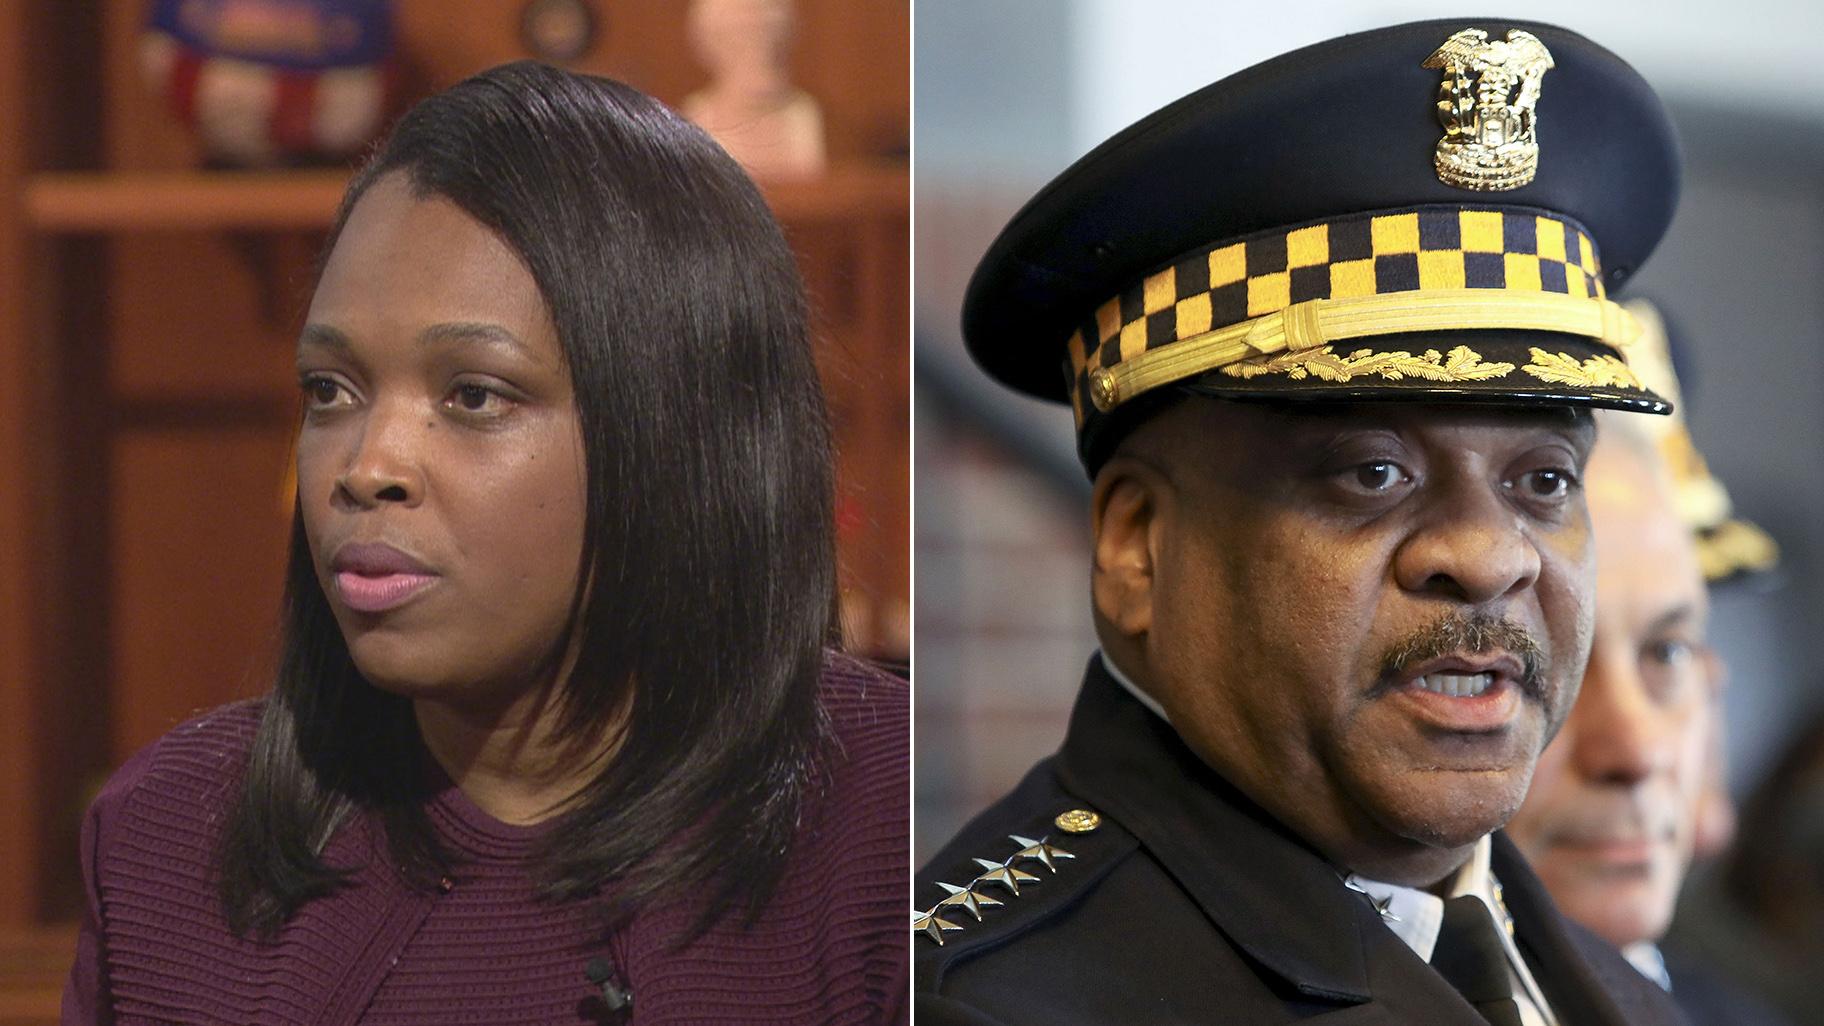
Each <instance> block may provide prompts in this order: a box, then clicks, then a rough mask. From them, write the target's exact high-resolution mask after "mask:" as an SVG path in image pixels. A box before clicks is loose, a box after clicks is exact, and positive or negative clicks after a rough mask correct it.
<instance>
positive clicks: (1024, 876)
mask: <svg viewBox="0 0 1824 1026" xmlns="http://www.w3.org/2000/svg"><path fill="white" fill-rule="evenodd" d="M1011 861H1013V860H1012V859H1009V860H1008V862H1011ZM975 864H976V865H978V866H981V867H982V870H983V872H982V874H981V875H980V876H978V877H976V878H975V882H976V883H977V884H1000V885H1001V886H1002V887H1005V888H1007V890H1008V891H1010V892H1012V894H1013V896H1014V897H1016V898H1017V897H1019V894H1020V885H1021V884H1023V883H1038V882H1039V878H1038V877H1037V876H1035V875H1033V874H1031V873H1028V872H1026V871H1025V870H1024V869H1015V868H1014V867H1013V866H1010V865H1008V864H1007V863H1006V862H993V861H990V860H989V859H976V860H975Z"/></svg>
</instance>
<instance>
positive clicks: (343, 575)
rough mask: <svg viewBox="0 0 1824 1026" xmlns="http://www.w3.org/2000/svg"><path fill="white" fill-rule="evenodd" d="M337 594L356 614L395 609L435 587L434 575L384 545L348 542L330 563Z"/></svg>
mask: <svg viewBox="0 0 1824 1026" xmlns="http://www.w3.org/2000/svg"><path fill="white" fill-rule="evenodd" d="M331 567H332V568H333V569H334V571H335V580H336V593H337V594H338V595H340V596H341V598H342V604H343V605H346V606H347V607H348V608H350V609H352V610H354V611H356V612H358V613H383V612H386V611H387V610H389V609H395V608H397V607H399V606H401V605H404V604H405V603H406V602H409V601H411V600H412V599H413V598H414V597H416V596H417V595H418V594H420V593H421V592H423V591H424V589H426V588H428V587H430V586H431V585H432V584H434V583H436V581H437V575H436V574H435V573H432V572H431V570H430V568H428V567H426V566H425V565H424V564H423V563H420V562H419V561H418V560H417V558H415V557H413V556H411V555H409V554H408V553H406V552H403V551H401V550H399V549H396V548H394V547H392V546H391V545H388V544H386V543H385V542H351V543H349V544H346V545H343V546H342V547H341V548H339V549H337V550H336V554H335V558H334V559H332V560H331Z"/></svg>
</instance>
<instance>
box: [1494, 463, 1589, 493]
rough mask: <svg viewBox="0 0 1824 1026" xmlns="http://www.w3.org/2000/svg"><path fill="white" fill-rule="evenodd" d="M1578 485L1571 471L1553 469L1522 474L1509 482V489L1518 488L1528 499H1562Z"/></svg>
mask: <svg viewBox="0 0 1824 1026" xmlns="http://www.w3.org/2000/svg"><path fill="white" fill-rule="evenodd" d="M1576 484H1577V478H1576V477H1575V476H1574V475H1572V474H1571V472H1570V471H1568V470H1559V469H1555V468H1553V469H1547V470H1531V471H1528V472H1526V473H1524V474H1521V475H1520V476H1519V477H1518V478H1516V479H1515V480H1514V481H1512V482H1509V487H1515V486H1517V487H1518V488H1519V490H1520V491H1521V492H1522V493H1524V494H1525V495H1526V496H1527V497H1528V498H1533V499H1562V498H1564V497H1565V496H1567V495H1569V494H1570V492H1571V489H1572V488H1574V487H1575V486H1576Z"/></svg>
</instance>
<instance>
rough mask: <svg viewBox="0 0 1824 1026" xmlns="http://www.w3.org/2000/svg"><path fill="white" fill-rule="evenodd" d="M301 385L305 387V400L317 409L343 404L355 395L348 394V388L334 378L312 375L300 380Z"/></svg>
mask: <svg viewBox="0 0 1824 1026" xmlns="http://www.w3.org/2000/svg"><path fill="white" fill-rule="evenodd" d="M300 386H301V387H302V388H303V391H304V399H305V401H306V402H307V403H309V405H310V406H312V407H314V408H317V409H322V408H325V407H330V406H342V405H346V404H347V403H349V402H351V401H352V400H353V397H352V396H350V395H349V394H348V390H347V389H345V388H343V387H342V385H341V384H340V383H338V382H337V381H336V380H335V379H334V378H326V377H323V376H321V375H311V376H309V377H306V378H305V379H304V380H303V381H302V382H300Z"/></svg>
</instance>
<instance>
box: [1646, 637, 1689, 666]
mask: <svg viewBox="0 0 1824 1026" xmlns="http://www.w3.org/2000/svg"><path fill="white" fill-rule="evenodd" d="M1646 656H1647V658H1648V659H1651V660H1652V661H1653V662H1655V663H1658V664H1659V665H1661V666H1670V667H1684V666H1687V665H1689V664H1690V663H1691V662H1692V660H1694V659H1696V658H1697V651H1696V648H1695V647H1694V646H1693V645H1692V644H1691V643H1690V642H1688V641H1677V640H1666V641H1654V642H1650V643H1649V644H1648V645H1647V651H1646Z"/></svg>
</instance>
